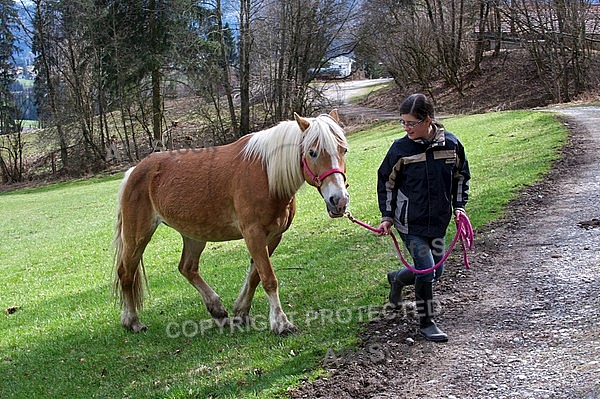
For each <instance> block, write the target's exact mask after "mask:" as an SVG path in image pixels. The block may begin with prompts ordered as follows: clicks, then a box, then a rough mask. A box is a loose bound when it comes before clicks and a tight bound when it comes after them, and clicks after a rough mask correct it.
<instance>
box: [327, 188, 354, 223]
mask: <svg viewBox="0 0 600 399" xmlns="http://www.w3.org/2000/svg"><path fill="white" fill-rule="evenodd" d="M323 199H324V200H325V204H326V205H327V213H329V217H331V218H339V217H342V216H344V214H345V213H346V208H348V204H349V203H350V196H349V195H348V192H347V191H346V190H343V191H342V192H341V193H339V194H333V195H331V196H329V197H325V196H323Z"/></svg>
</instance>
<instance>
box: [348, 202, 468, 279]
mask: <svg viewBox="0 0 600 399" xmlns="http://www.w3.org/2000/svg"><path fill="white" fill-rule="evenodd" d="M346 216H347V217H348V219H350V221H351V222H354V223H356V224H358V225H359V226H362V227H364V228H365V229H367V230H370V231H372V232H375V233H381V232H382V231H383V230H382V229H378V228H375V227H372V226H369V225H368V224H366V223H364V222H361V221H360V220H358V219H356V218H355V217H354V216H352V214H351V213H350V212H347V213H346ZM390 236H391V237H392V240H393V241H394V246H395V247H396V253H397V254H398V258H400V260H401V261H402V263H403V264H404V266H405V267H406V268H407V269H408V270H410V271H411V272H413V273H415V274H427V273H430V272H432V271H434V270H435V269H437V268H438V267H440V266H441V265H443V264H444V262H445V261H446V259H448V256H450V253H451V252H452V250H453V249H454V247H455V246H456V243H457V242H458V240H459V239H460V243H461V248H462V251H463V261H464V264H465V268H467V269H469V268H470V267H471V265H470V264H469V258H468V255H467V249H471V248H472V247H473V238H474V236H473V226H471V221H470V220H469V217H468V216H467V215H466V214H465V213H464V212H459V213H458V216H457V217H456V235H455V236H454V239H453V240H452V244H450V247H449V248H448V250H447V251H446V253H445V254H444V256H443V257H442V259H441V260H440V261H439V262H438V263H436V264H435V265H433V266H432V267H430V268H428V269H424V270H418V269H415V268H414V266H412V265H411V264H410V263H408V262H407V261H406V259H404V256H403V255H402V251H401V250H400V245H399V244H398V239H397V238H396V236H395V235H394V233H393V232H391V231H390Z"/></svg>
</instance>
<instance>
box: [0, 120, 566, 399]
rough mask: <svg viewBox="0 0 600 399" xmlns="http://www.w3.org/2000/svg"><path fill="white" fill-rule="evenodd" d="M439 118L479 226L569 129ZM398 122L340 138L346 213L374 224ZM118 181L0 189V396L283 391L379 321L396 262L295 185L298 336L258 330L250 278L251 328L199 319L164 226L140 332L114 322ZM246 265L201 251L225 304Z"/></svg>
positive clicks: (261, 322)
mask: <svg viewBox="0 0 600 399" xmlns="http://www.w3.org/2000/svg"><path fill="white" fill-rule="evenodd" d="M444 123H445V125H446V126H447V128H448V129H449V130H450V131H452V132H453V133H455V134H456V135H457V136H459V138H460V139H461V140H462V142H463V143H464V145H465V147H466V149H467V155H468V157H469V161H470V165H471V172H472V175H473V179H472V189H471V201H470V203H469V205H468V207H467V211H468V213H469V215H470V217H471V220H472V222H473V224H474V225H475V226H481V225H482V224H483V223H485V222H487V221H489V220H492V219H494V218H497V217H498V216H499V215H501V213H502V207H503V205H504V204H506V202H507V201H508V200H509V199H511V198H513V197H514V195H515V192H516V190H518V189H519V188H520V187H523V186H524V185H526V184H528V183H530V182H532V181H533V180H535V179H538V178H539V177H540V176H542V174H543V173H544V172H545V171H547V169H548V167H549V165H550V163H551V161H552V159H554V158H555V157H556V156H557V150H558V149H559V147H560V146H561V145H562V143H564V141H565V138H566V132H565V129H564V127H563V125H562V124H561V123H559V122H558V121H557V120H555V119H554V118H553V117H552V116H551V115H549V114H545V113H535V112H501V113H492V114H488V115H476V116H465V117H460V118H452V119H447V120H445V121H444ZM400 134H402V129H401V128H400V126H399V125H398V124H397V123H396V124H392V123H388V124H381V125H378V126H375V127H373V128H371V129H369V130H368V131H364V132H359V133H356V134H353V135H352V136H351V137H350V138H349V141H350V151H349V153H348V162H349V164H348V182H349V184H350V187H349V192H350V195H351V201H352V203H351V211H352V213H353V214H354V215H355V216H356V217H358V218H360V219H362V220H364V221H367V222H370V223H371V224H373V225H375V224H377V223H378V222H379V215H378V210H377V205H376V197H375V184H376V181H375V180H376V170H377V167H378V166H379V163H380V161H381V160H382V158H383V156H384V155H385V153H386V151H387V149H388V147H389V145H390V143H391V142H392V140H393V139H395V138H396V137H398V136H399V135H400ZM118 184H119V181H118V180H116V179H114V178H112V179H100V180H93V181H84V182H77V183H66V184H59V185H54V186H49V187H45V188H41V189H31V190H22V191H15V192H11V193H5V194H2V195H0V210H1V212H2V218H0V275H2V279H0V307H1V308H2V309H6V310H9V309H10V311H7V312H6V313H7V314H4V315H1V316H0V318H1V322H0V397H1V398H26V397H35V398H50V397H68V398H90V397H98V398H116V397H135V398H140V397H144V398H165V397H166V398H187V397H197V398H209V397H214V398H250V397H252V398H256V397H259V398H275V397H282V396H285V393H286V392H287V389H288V387H290V386H292V385H294V384H297V383H299V381H301V380H302V379H304V378H307V377H308V378H312V377H314V376H315V375H317V374H319V373H323V371H322V370H321V369H320V368H319V365H320V363H321V362H322V361H323V359H324V356H325V354H326V353H327V352H328V350H334V351H339V350H341V349H342V348H344V347H347V346H351V345H353V344H355V343H356V340H357V338H356V334H357V332H358V331H359V330H360V329H361V326H362V325H363V323H364V322H366V321H368V319H369V318H370V317H375V314H374V313H373V312H371V311H370V310H371V309H372V308H374V307H377V306H380V305H382V304H383V303H384V302H385V298H386V297H387V289H388V288H387V283H386V281H385V273H386V272H387V271H389V270H391V269H395V268H397V265H398V261H397V260H395V259H394V258H393V257H392V256H391V255H390V252H389V241H388V238H385V237H383V238H379V237H376V236H374V235H373V234H371V233H369V232H367V231H366V230H363V229H361V228H360V227H358V226H356V225H354V224H352V223H350V222H349V221H348V220H347V219H335V220H333V219H330V218H329V217H328V216H327V215H326V212H325V207H324V204H323V202H322V199H321V198H320V196H319V194H318V192H317V191H316V190H315V189H313V188H311V187H308V186H305V187H304V188H302V189H301V190H300V192H299V193H298V216H297V218H296V220H295V221H294V224H293V225H292V227H291V229H290V230H289V231H288V232H287V233H286V234H285V235H284V239H283V242H282V244H281V245H280V247H279V248H278V250H277V252H276V253H275V254H274V256H273V263H274V265H275V269H276V273H277V277H278V279H279V282H280V295H281V300H282V304H283V307H284V310H285V311H286V312H288V316H289V317H290V318H292V319H293V321H294V322H295V323H296V325H297V326H298V327H299V329H300V331H299V333H297V334H295V335H292V336H288V337H280V336H276V335H274V334H272V333H270V332H269V331H267V324H268V323H267V322H266V317H267V314H268V306H267V301H266V297H265V295H264V292H263V291H262V289H261V288H260V287H259V289H258V290H257V295H256V297H255V300H254V304H253V308H252V313H251V314H252V315H253V316H254V317H256V320H255V321H256V325H255V326H254V327H253V328H243V329H239V330H235V331H231V330H229V329H227V328H226V329H219V328H218V327H212V328H208V326H209V324H210V319H209V314H208V312H207V311H206V309H205V308H204V305H203V304H202V303H201V300H200V297H199V295H198V294H197V292H196V291H195V290H194V289H193V288H192V286H191V285H190V284H189V283H188V282H187V281H185V279H184V278H183V277H182V276H180V275H179V272H178V271H177V264H178V262H179V256H180V251H181V238H180V237H179V236H178V234H177V233H176V232H175V231H173V230H171V229H169V228H168V227H165V226H162V227H160V228H159V229H158V230H157V232H156V234H155V236H154V237H153V240H152V242H151V243H150V245H149V246H148V249H147V250H146V253H145V265H146V271H147V274H148V280H149V287H150V295H149V296H148V297H147V299H146V306H145V309H144V310H143V311H142V312H141V313H140V317H141V320H142V321H143V322H144V323H146V324H147V325H148V326H149V330H148V331H147V332H145V333H140V334H131V333H129V332H127V331H124V330H123V329H122V328H121V327H120V325H119V310H118V308H117V306H116V305H115V304H114V301H113V299H112V298H111V296H110V290H111V281H112V264H111V263H112V262H111V257H112V250H111V248H110V242H111V237H112V233H113V231H112V230H113V224H114V220H115V204H116V192H117V187H118ZM452 233H453V232H452ZM247 266H248V255H247V252H246V250H245V247H244V245H243V242H239V241H238V242H227V243H213V244H209V245H208V246H207V249H206V250H205V252H204V254H203V257H202V259H201V270H202V274H203V277H204V278H205V279H206V280H207V282H208V283H209V284H211V285H212V286H213V288H215V290H216V291H217V292H218V293H219V294H220V296H221V298H222V299H223V302H224V305H225V306H226V307H227V308H228V309H229V310H231V306H232V304H233V301H234V300H235V298H236V296H237V293H238V291H239V289H240V287H241V284H242V281H243V279H244V276H245V273H246V270H247ZM449 267H462V266H460V265H459V264H458V262H455V261H452V262H450V264H449ZM471 273H477V270H476V269H472V270H471ZM9 313H10V314H9Z"/></svg>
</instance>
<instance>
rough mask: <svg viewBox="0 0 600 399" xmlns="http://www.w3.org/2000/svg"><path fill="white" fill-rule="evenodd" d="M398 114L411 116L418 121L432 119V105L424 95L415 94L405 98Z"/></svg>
mask: <svg viewBox="0 0 600 399" xmlns="http://www.w3.org/2000/svg"><path fill="white" fill-rule="evenodd" d="M400 114H401V115H402V114H411V115H414V116H415V117H417V118H419V119H425V118H427V117H430V118H431V119H434V111H433V105H432V104H431V102H430V101H429V99H428V98H427V97H426V96H425V94H421V93H415V94H411V95H410V96H408V97H406V99H405V100H404V101H403V102H402V105H400Z"/></svg>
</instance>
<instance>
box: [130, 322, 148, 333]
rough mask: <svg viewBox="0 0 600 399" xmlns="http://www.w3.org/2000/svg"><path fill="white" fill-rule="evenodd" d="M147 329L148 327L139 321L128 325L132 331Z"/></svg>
mask: <svg viewBox="0 0 600 399" xmlns="http://www.w3.org/2000/svg"><path fill="white" fill-rule="evenodd" d="M147 329H148V327H146V325H145V324H142V323H140V322H139V321H138V322H137V323H133V324H132V325H131V326H129V330H130V331H131V332H133V333H138V332H140V331H146V330H147Z"/></svg>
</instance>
